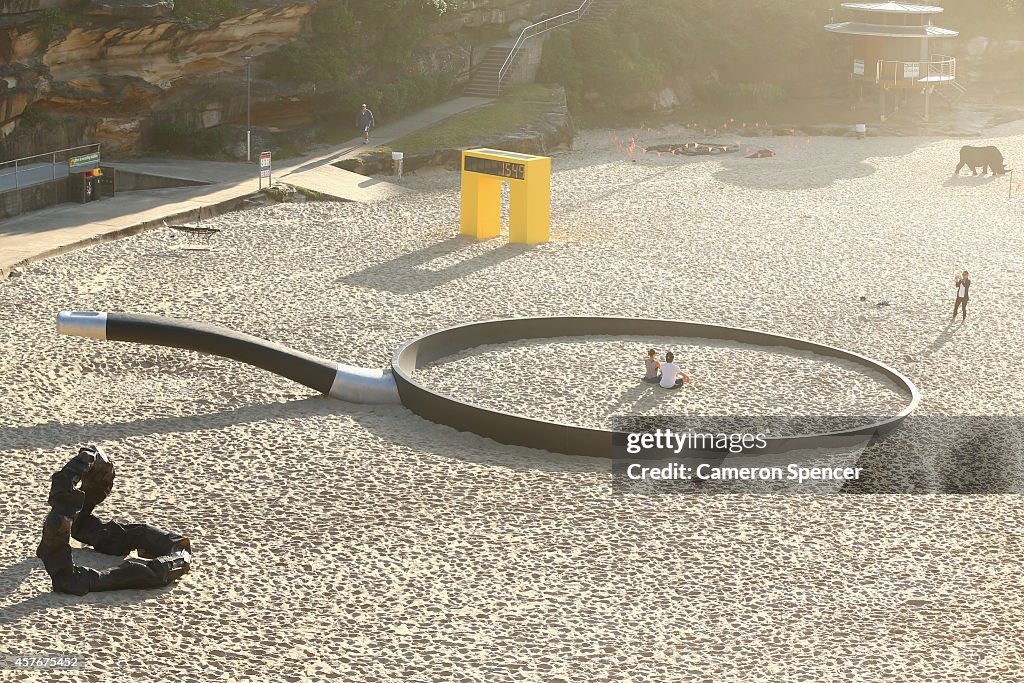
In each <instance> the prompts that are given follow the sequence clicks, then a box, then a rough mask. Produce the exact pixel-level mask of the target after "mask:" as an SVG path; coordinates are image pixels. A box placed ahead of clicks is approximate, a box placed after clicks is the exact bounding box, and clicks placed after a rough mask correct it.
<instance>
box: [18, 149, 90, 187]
mask: <svg viewBox="0 0 1024 683" xmlns="http://www.w3.org/2000/svg"><path fill="white" fill-rule="evenodd" d="M90 148H95V150H96V151H97V152H99V151H100V143H98V142H91V143H89V144H88V145H78V146H77V147H66V148H64V149H55V150H53V151H52V152H43V153H42V154H33V155H31V156H27V157H18V158H17V159H8V160H7V161H0V167H3V166H6V165H8V164H14V189H16V190H17V189H21V180H20V178H19V176H18V164H19V163H20V162H23V161H28V160H29V159H39V158H40V157H51V161H50V163H51V173H50V178H51V179H52V180H56V179H57V155H58V154H63V153H65V152H74V151H75V150H77V149H90Z"/></svg>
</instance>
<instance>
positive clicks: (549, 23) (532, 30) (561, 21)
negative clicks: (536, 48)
mask: <svg viewBox="0 0 1024 683" xmlns="http://www.w3.org/2000/svg"><path fill="white" fill-rule="evenodd" d="M593 1H594V0H583V4H582V5H580V6H579V7H577V8H576V9H574V10H570V11H568V12H565V13H564V14H559V15H558V16H557V17H551V18H550V19H545V20H544V21H538V22H537V23H536V24H530V25H529V26H527V27H526V28H524V29H523V30H522V32H521V33H520V34H519V38H517V39H516V42H515V44H514V45H513V46H512V49H511V50H509V53H508V57H506V58H505V63H504V64H502V65H501V68H500V69H498V88H499V89H500V88H501V81H502V79H503V78H505V74H506V73H508V70H509V69H510V68H511V67H512V62H513V61H515V58H516V55H517V54H519V50H520V48H522V46H523V43H525V42H526V41H527V40H529V39H530V38H533V37H534V36H537V35H540V34H541V33H547V32H548V31H553V30H555V29H556V28H561V27H563V26H565V25H566V24H571V23H573V22H575V21H579V20H580V19H582V18H583V15H584V14H586V13H587V10H588V9H590V5H591V4H593Z"/></svg>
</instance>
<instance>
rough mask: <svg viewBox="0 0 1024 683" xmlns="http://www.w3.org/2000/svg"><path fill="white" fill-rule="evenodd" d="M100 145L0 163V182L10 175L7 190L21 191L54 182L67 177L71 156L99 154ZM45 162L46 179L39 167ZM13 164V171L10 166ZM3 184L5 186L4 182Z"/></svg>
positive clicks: (71, 148)
mask: <svg viewBox="0 0 1024 683" xmlns="http://www.w3.org/2000/svg"><path fill="white" fill-rule="evenodd" d="M99 151H100V143H98V142H94V143H92V144H89V145H79V146H78V147H68V148H66V149H57V150H54V151H52V152H43V153H42V154H33V155H32V156H28V157H20V158H18V159H11V160H10V161H2V162H0V180H3V181H7V180H8V179H9V178H10V176H11V175H13V176H14V187H13V188H9V189H15V190H18V189H21V188H22V187H23V186H26V185H36V184H38V183H41V182H46V181H47V180H56V179H57V177H58V175H59V176H65V175H67V172H68V169H67V163H68V159H70V158H71V157H73V156H82V155H83V154H90V153H97V154H98V153H99ZM32 159H39V160H40V161H36V162H31V160H32ZM46 160H49V162H50V174H49V175H50V177H49V178H47V177H46V171H45V170H43V169H42V168H41V167H42V166H45V165H46ZM26 162H31V163H26ZM58 163H60V164H61V172H60V173H59V174H58V172H57V168H58ZM12 164H13V169H11V165H12ZM3 184H5V185H6V182H4V183H3Z"/></svg>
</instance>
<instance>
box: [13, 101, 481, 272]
mask: <svg viewBox="0 0 1024 683" xmlns="http://www.w3.org/2000/svg"><path fill="white" fill-rule="evenodd" d="M492 101H493V100H489V99H486V98H479V97H459V98H456V99H453V100H449V101H447V102H443V103H441V104H438V105H435V106H433V107H429V108H427V109H424V110H423V111H420V112H417V113H416V114H412V115H410V116H406V117H403V118H401V119H398V120H397V121H394V122H390V123H386V124H383V125H381V126H379V127H377V128H375V129H374V131H373V134H372V136H371V139H370V141H371V143H372V145H384V144H388V143H389V142H391V141H393V140H397V139H399V138H401V137H403V136H405V135H408V134H410V133H412V132H414V131H417V130H420V129H422V128H426V127H428V126H431V125H434V124H436V123H438V122H440V121H443V120H444V119H447V118H449V117H451V116H454V115H456V114H459V113H461V112H464V111H466V110H468V109H472V108H474V107H478V106H480V105H483V104H487V103H489V102H492ZM372 145H371V146H370V147H369V148H372ZM365 149H368V147H367V146H366V145H364V144H363V140H362V138H361V137H357V138H353V139H351V140H348V141H346V142H344V143H342V144H341V145H337V146H332V147H325V148H320V149H318V150H316V151H315V152H312V153H310V154H307V155H305V156H303V157H300V158H296V159H288V160H287V161H284V162H277V163H278V164H280V165H279V166H277V167H276V168H274V170H273V179H274V180H275V181H281V182H284V183H287V184H289V185H296V186H299V187H303V188H306V189H310V190H314V191H316V192H320V193H322V194H327V195H331V196H334V197H337V198H339V199H344V200H350V201H372V200H375V199H379V198H381V197H386V196H390V195H391V194H395V193H398V192H400V191H401V189H400V188H398V187H397V186H395V185H393V184H391V183H387V182H384V181H381V180H376V179H372V178H366V177H364V176H360V175H358V174H356V173H351V172H349V171H343V170H341V169H339V168H335V167H333V166H332V165H331V164H334V163H337V162H338V161H341V160H343V159H347V158H349V157H352V156H355V155H356V154H358V153H359V152H360V151H363V150H365ZM104 164H105V165H111V166H113V167H115V168H117V169H123V170H126V171H134V172H137V173H145V174H151V175H159V176H163V177H172V178H181V179H185V180H190V181H199V182H202V183H206V184H203V185H193V186H189V187H176V188H165V189H158V190H145V191H138V192H125V193H120V194H118V195H117V196H116V197H115V198H113V199H112V200H102V201H97V202H90V203H89V204H70V203H68V204H59V205H57V206H52V207H48V208H46V209H42V210H40V211H33V212H30V213H26V214H22V215H20V216H15V217H13V218H10V219H6V220H2V221H0V279H3V278H4V277H6V276H7V274H8V273H10V271H11V270H12V269H14V268H18V267H22V266H25V265H28V264H29V263H32V262H34V261H38V260H40V259H43V258H48V257H50V256H54V255H56V254H61V253H65V252H67V251H70V250H73V249H76V248H80V247H82V246H86V245H89V244H94V243H96V242H100V241H105V240H108V239H115V238H117V237H120V236H124V235H128V234H132V233H134V232H139V231H141V230H146V229H148V228H150V227H154V226H158V225H160V224H161V221H165V220H166V221H168V222H174V221H185V220H195V218H196V217H197V216H202V217H204V218H206V217H209V216H213V215H216V214H218V213H223V212H224V211H231V210H234V209H237V208H240V207H242V206H243V205H244V202H245V198H246V197H248V196H249V195H251V194H253V193H254V192H256V191H257V190H258V188H259V180H258V177H259V165H258V150H254V154H253V161H252V162H251V163H245V162H239V163H233V162H219V161H198V160H184V159H138V160H131V161H123V162H118V161H113V162H110V161H105V162H104Z"/></svg>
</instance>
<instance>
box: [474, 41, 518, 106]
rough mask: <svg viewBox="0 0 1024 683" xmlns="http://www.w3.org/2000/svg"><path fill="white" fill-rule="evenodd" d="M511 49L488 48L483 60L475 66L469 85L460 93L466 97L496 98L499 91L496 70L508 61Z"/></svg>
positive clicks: (506, 47)
mask: <svg viewBox="0 0 1024 683" xmlns="http://www.w3.org/2000/svg"><path fill="white" fill-rule="evenodd" d="M511 51H512V48H511V47H508V46H505V47H501V46H499V47H489V48H487V52H486V54H484V58H483V60H482V61H481V62H480V64H478V65H477V67H476V70H474V71H473V75H472V76H470V78H469V84H468V85H466V89H465V90H463V91H462V94H463V95H466V96H468V97H489V98H491V99H494V98H496V97H497V96H498V95H499V93H500V90H499V88H498V70H499V69H501V65H502V64H504V63H505V60H506V59H508V55H509V53H510V52H511Z"/></svg>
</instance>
